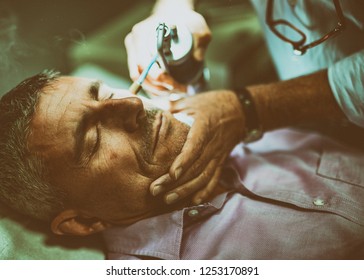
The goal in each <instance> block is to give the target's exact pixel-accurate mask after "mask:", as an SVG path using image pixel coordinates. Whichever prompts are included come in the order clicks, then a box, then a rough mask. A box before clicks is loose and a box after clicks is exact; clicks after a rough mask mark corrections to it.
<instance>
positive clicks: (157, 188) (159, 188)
mask: <svg viewBox="0 0 364 280" xmlns="http://www.w3.org/2000/svg"><path fill="white" fill-rule="evenodd" d="M162 190H163V188H162V186H161V185H156V186H154V187H153V189H152V194H153V196H157V195H158V194H160V193H161V192H162Z"/></svg>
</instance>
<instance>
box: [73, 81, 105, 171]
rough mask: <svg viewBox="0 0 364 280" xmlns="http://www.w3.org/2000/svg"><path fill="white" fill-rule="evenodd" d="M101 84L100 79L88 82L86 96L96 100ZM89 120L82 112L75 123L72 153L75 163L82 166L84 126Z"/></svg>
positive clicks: (87, 115)
mask: <svg viewBox="0 0 364 280" xmlns="http://www.w3.org/2000/svg"><path fill="white" fill-rule="evenodd" d="M101 85H102V81H100V80H97V81H93V82H91V83H90V85H89V87H88V90H87V96H88V97H89V98H90V99H93V100H98V96H99V90H100V87H101ZM88 120H89V114H87V113H86V114H83V115H82V117H81V119H80V121H79V122H78V124H77V127H76V130H75V134H74V139H75V146H74V155H75V162H76V165H79V166H83V165H84V164H85V162H84V159H83V154H84V148H85V145H84V144H85V142H84V141H85V134H86V128H87V123H88Z"/></svg>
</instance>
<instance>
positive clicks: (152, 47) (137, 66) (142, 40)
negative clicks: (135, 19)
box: [125, 9, 211, 95]
mask: <svg viewBox="0 0 364 280" xmlns="http://www.w3.org/2000/svg"><path fill="white" fill-rule="evenodd" d="M160 22H165V23H166V24H177V23H178V24H182V25H184V26H186V27H187V28H188V29H189V31H190V32H191V33H192V35H193V38H194V50H193V54H194V57H195V58H196V59H197V60H198V61H202V60H203V59H204V54H205V51H206V48H207V46H208V44H209V42H210V40H211V32H210V30H209V28H208V26H207V24H206V21H205V20H204V18H203V17H202V16H201V15H200V14H198V13H196V12H194V11H193V10H189V9H186V10H183V11H179V13H177V14H175V13H173V14H172V15H170V16H168V13H164V14H163V15H162V14H153V15H152V16H150V17H149V18H147V19H145V20H144V21H142V22H140V23H138V24H136V25H135V26H134V27H133V29H132V31H131V32H130V33H129V34H128V35H127V36H126V38H125V46H126V50H127V54H128V66H129V72H130V77H131V79H132V80H136V79H137V78H138V77H139V75H140V73H141V72H142V71H143V69H144V68H146V67H147V65H148V64H149V62H150V60H151V59H152V58H153V57H154V55H155V54H156V43H155V36H156V28H157V26H158V24H159V23H160ZM143 88H144V89H145V90H146V91H147V92H148V93H150V94H152V95H166V94H168V93H169V92H170V91H180V92H186V85H182V84H179V83H177V82H176V81H174V80H173V78H171V77H170V76H169V75H168V74H167V73H166V72H165V71H164V70H163V69H162V68H161V67H159V66H158V64H154V66H153V67H152V69H151V70H150V72H149V74H148V76H147V79H146V80H145V82H144V84H143Z"/></svg>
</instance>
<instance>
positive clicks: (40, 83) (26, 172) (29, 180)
mask: <svg viewBox="0 0 364 280" xmlns="http://www.w3.org/2000/svg"><path fill="white" fill-rule="evenodd" d="M57 77H59V73H57V72H54V71H44V72H42V73H40V74H37V75H35V76H33V77H30V78H28V79H26V80H24V81H22V82H21V83H20V84H19V85H17V86H16V87H15V88H13V89H12V90H10V91H9V92H8V93H7V94H5V95H4V96H3V97H2V98H1V100H0V201H2V202H3V203H5V204H6V205H8V206H9V207H11V208H13V209H14V210H16V211H18V212H20V213H23V214H25V215H28V216H30V217H33V218H36V219H40V220H45V221H50V220H51V219H52V218H53V217H54V216H55V215H56V214H57V213H59V212H60V211H61V210H62V209H63V208H64V200H65V193H64V192H63V191H62V190H60V189H58V188H56V187H55V186H52V185H51V184H49V183H48V179H47V177H48V175H47V169H46V167H45V165H44V163H43V162H42V159H41V158H40V157H38V156H36V155H35V154H34V153H32V152H31V151H29V148H28V144H27V140H28V136H29V133H30V131H29V130H30V129H29V125H30V122H31V119H32V117H33V114H34V112H35V110H36V106H37V102H38V100H39V96H40V93H41V92H42V90H43V89H44V88H45V87H46V86H48V85H50V84H51V83H52V82H53V81H55V80H56V79H57Z"/></svg>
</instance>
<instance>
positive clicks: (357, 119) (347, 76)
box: [328, 50, 364, 127]
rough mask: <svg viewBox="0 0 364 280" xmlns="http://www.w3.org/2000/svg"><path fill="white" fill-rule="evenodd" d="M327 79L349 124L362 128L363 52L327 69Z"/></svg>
mask: <svg viewBox="0 0 364 280" xmlns="http://www.w3.org/2000/svg"><path fill="white" fill-rule="evenodd" d="M328 78H329V83H330V86H331V89H332V92H333V94H334V96H335V98H336V101H337V103H338V104H339V106H340V107H341V109H342V110H343V112H344V114H345V115H346V116H347V118H348V119H349V120H350V121H351V122H353V123H355V124H356V125H358V126H361V127H364V50H361V51H360V52H357V53H355V54H353V55H351V56H349V57H346V58H344V59H342V60H340V61H338V62H336V63H335V64H334V65H332V66H331V67H329V69H328Z"/></svg>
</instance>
